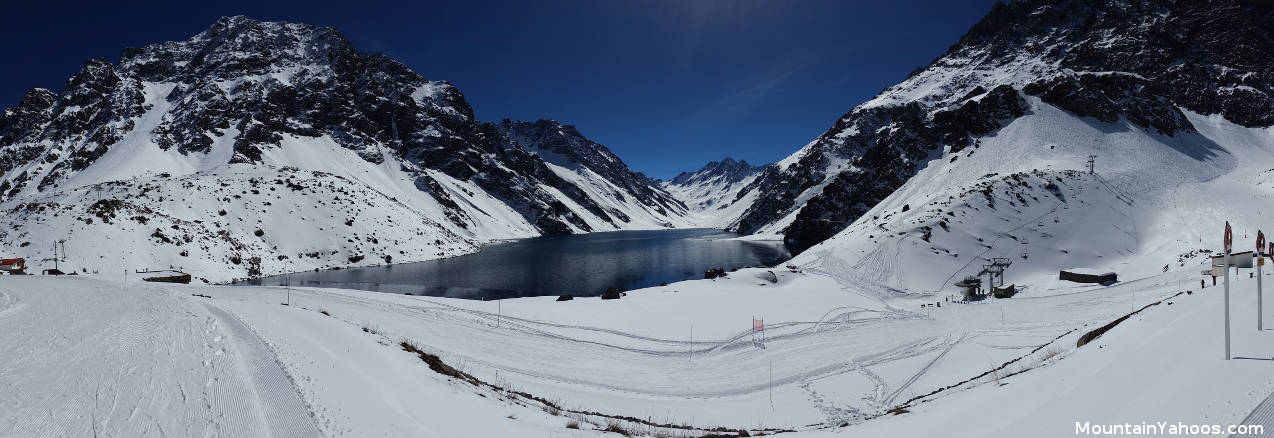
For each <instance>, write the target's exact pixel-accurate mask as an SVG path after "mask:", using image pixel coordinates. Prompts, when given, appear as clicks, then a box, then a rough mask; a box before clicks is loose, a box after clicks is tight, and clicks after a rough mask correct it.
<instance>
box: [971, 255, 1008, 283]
mask: <svg viewBox="0 0 1274 438" xmlns="http://www.w3.org/2000/svg"><path fill="white" fill-rule="evenodd" d="M1012 264H1013V260H1010V259H1009V258H1008V257H994V258H992V259H991V264H989V265H982V272H980V273H979V274H981V273H985V274H986V280H987V287H988V288H996V287H1001V286H1004V269H1005V268H1008V267H1009V265H1012Z"/></svg>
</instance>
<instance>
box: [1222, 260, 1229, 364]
mask: <svg viewBox="0 0 1274 438" xmlns="http://www.w3.org/2000/svg"><path fill="white" fill-rule="evenodd" d="M1222 269H1223V270H1224V271H1225V273H1224V274H1223V275H1225V360H1230V251H1229V250H1226V251H1225V266H1224V267H1222Z"/></svg>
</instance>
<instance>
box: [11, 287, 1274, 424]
mask: <svg viewBox="0 0 1274 438" xmlns="http://www.w3.org/2000/svg"><path fill="white" fill-rule="evenodd" d="M1187 271H1195V272H1196V273H1193V274H1192V273H1190V272H1187ZM771 272H773V276H771ZM1197 276H1198V274H1197V270H1194V269H1186V270H1184V271H1174V272H1170V273H1165V274H1162V275H1157V276H1154V277H1149V278H1142V279H1133V280H1129V281H1125V282H1121V283H1118V284H1117V285H1115V286H1111V287H1100V286H1082V287H1061V288H1058V289H1054V290H1048V291H1032V290H1029V289H1028V290H1027V291H1026V292H1023V293H1021V294H1019V295H1018V296H1016V297H1014V298H1011V299H1002V300H995V299H991V300H987V301H982V302H975V303H972V304H952V303H948V302H945V298H946V297H944V296H933V295H896V294H885V293H874V292H873V291H870V290H866V288H865V287H858V286H855V285H846V284H841V283H838V282H836V281H834V280H832V279H831V278H830V277H826V276H823V275H818V274H812V273H803V272H800V273H798V272H791V271H788V270H782V269H776V270H772V271H771V270H765V269H745V270H741V271H738V272H734V273H731V274H730V275H729V277H727V278H725V279H719V280H702V281H688V282H681V283H674V284H671V285H668V286H665V287H655V288H648V289H642V290H638V291H632V292H629V293H628V294H627V296H625V297H624V298H622V299H620V300H613V301H603V300H600V299H597V298H578V299H575V300H573V301H568V302H555V301H554V297H537V298H521V299H511V300H504V301H502V302H483V301H465V300H454V299H446V298H434V297H415V296H403V295H392V294H380V293H372V292H362V291H349V290H334V289H292V290H291V291H290V292H289V291H288V290H286V289H283V288H273V287H271V288H266V287H226V286H186V285H167V284H152V283H144V284H139V283H136V282H134V279H129V280H128V281H129V282H128V283H125V281H124V279H123V278H107V277H100V276H79V277H60V278H57V277H41V276H27V277H22V276H5V277H0V406H3V409H0V435H4V436H193V435H200V436H314V435H318V434H322V435H324V436H436V437H455V436H484V437H487V436H489V437H503V436H554V437H556V436H563V437H565V436H593V435H609V434H608V433H604V432H601V431H600V429H605V428H607V427H611V426H613V427H615V428H623V429H627V430H629V431H632V432H635V433H637V434H647V435H656V436H698V435H700V434H702V433H705V431H706V430H707V429H712V428H725V429H729V430H738V429H748V430H750V431H752V433H753V434H755V433H756V432H757V431H761V430H767V429H768V430H769V432H774V431H777V430H789V431H792V432H788V433H783V434H782V435H808V436H841V435H844V436H939V435H941V436H961V437H968V436H1074V435H1075V431H1076V422H1080V423H1084V422H1088V423H1090V424H1093V425H1102V424H1124V423H1132V424H1141V423H1143V422H1145V423H1156V422H1159V421H1167V422H1171V423H1178V422H1179V423H1184V424H1188V425H1189V424H1196V425H1212V424H1217V425H1229V424H1238V423H1240V422H1241V421H1242V420H1243V419H1244V418H1245V417H1246V416H1247V414H1248V413H1249V412H1251V411H1252V409H1253V408H1254V407H1255V406H1256V405H1257V404H1258V403H1260V402H1261V401H1262V400H1263V399H1265V398H1266V396H1268V395H1269V394H1270V393H1271V392H1274V379H1271V378H1270V375H1271V373H1274V360H1271V358H1272V357H1274V326H1270V325H1269V324H1274V317H1271V316H1270V315H1266V317H1267V318H1266V322H1267V323H1269V324H1267V327H1266V330H1265V331H1257V330H1256V321H1255V301H1256V297H1255V280H1251V279H1248V278H1246V275H1244V276H1243V277H1244V278H1241V279H1237V280H1235V282H1234V284H1233V290H1232V297H1231V299H1232V303H1231V305H1232V307H1233V325H1232V327H1233V329H1232V330H1233V336H1234V340H1233V349H1234V356H1235V359H1233V360H1228V361H1226V360H1223V358H1222V356H1223V343H1222V342H1223V341H1222V340H1223V338H1222V315H1223V312H1222V305H1223V304H1222V293H1221V291H1222V289H1221V287H1220V286H1217V287H1208V288H1206V289H1204V290H1199V289H1197V288H1196V287H1195V286H1197V281H1198V277H1197ZM1267 277H1270V278H1274V276H1267ZM1192 282H1195V283H1192ZM1272 284H1274V283H1272ZM1272 287H1274V286H1272ZM1185 288H1188V289H1191V290H1193V293H1191V294H1179V292H1181V291H1182V289H1185ZM289 295H290V297H289ZM1271 299H1274V298H1271ZM289 300H290V305H282V303H285V302H288V301H289ZM935 302H941V303H942V307H936V306H934V307H921V304H923V303H935ZM1156 302H1159V303H1161V304H1158V305H1151V304H1152V303H1156ZM1148 305H1149V306H1148ZM1147 306H1148V307H1147ZM1267 306H1269V305H1268V304H1267ZM1143 307H1145V310H1143V311H1141V312H1140V313H1137V314H1136V315H1134V316H1132V317H1130V318H1128V319H1127V320H1125V321H1124V322H1122V323H1121V324H1119V325H1118V326H1116V327H1115V328H1113V329H1111V330H1110V331H1109V332H1108V333H1106V334H1105V335H1103V336H1101V337H1099V338H1097V339H1096V340H1095V341H1093V342H1092V343H1090V344H1088V345H1086V346H1084V347H1080V348H1076V347H1075V345H1076V340H1077V339H1078V338H1079V337H1080V336H1081V335H1082V334H1083V333H1085V332H1087V331H1089V330H1092V329H1094V328H1096V327H1099V326H1102V325H1104V324H1106V323H1108V322H1110V321H1113V320H1115V319H1117V318H1119V317H1121V316H1123V315H1126V314H1128V313H1130V312H1132V311H1133V310H1136V309H1140V308H1143ZM754 317H755V318H756V319H764V326H765V331H764V333H756V334H754V333H753V324H752V318H754ZM403 342H408V343H410V344H413V345H415V346H418V348H419V349H420V350H421V351H423V352H424V353H427V354H436V355H437V356H438V357H440V358H441V361H442V362H445V364H446V365H449V366H450V367H454V369H455V371H456V372H455V373H453V374H456V375H461V376H464V375H471V376H473V377H474V378H476V379H480V380H481V381H483V382H486V383H485V384H479V385H473V384H470V383H467V382H466V381H465V380H464V379H463V378H450V377H446V376H444V375H442V374H439V373H437V372H435V371H434V370H431V367H430V364H428V363H426V362H424V361H422V360H421V358H422V357H426V356H425V355H417V354H415V353H409V352H407V351H404V349H403V347H402V343H403ZM1005 363H1008V365H1003V364H1005ZM438 368H439V369H442V370H446V369H448V368H447V367H446V366H441V367H438ZM961 382H964V383H961ZM952 385H954V386H952ZM947 387H950V388H949V389H945V390H943V391H940V392H937V393H934V391H936V390H939V389H943V388H947ZM899 407H903V409H895V408H899ZM891 411H892V412H895V413H899V414H898V415H893V414H891V413H890V412H891ZM904 411H905V412H904ZM612 417H625V419H622V420H621V419H616V418H612ZM571 422H576V423H578V424H579V429H568V428H567V425H568V423H571ZM682 426H689V427H690V428H691V429H690V430H686V429H681V428H680V427H682ZM718 433H720V432H718ZM611 436H617V435H611Z"/></svg>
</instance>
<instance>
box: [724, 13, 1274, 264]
mask: <svg viewBox="0 0 1274 438" xmlns="http://www.w3.org/2000/svg"><path fill="white" fill-rule="evenodd" d="M1027 96H1033V97H1036V98H1038V99H1039V100H1040V101H1042V102H1044V103H1047V104H1051V105H1054V106H1057V107H1058V108H1061V109H1063V110H1066V111H1069V112H1071V113H1074V114H1076V115H1078V116H1081V117H1086V118H1090V119H1092V120H1094V121H1096V122H1099V123H1120V122H1121V120H1127V121H1128V122H1129V123H1131V124H1132V125H1134V126H1137V127H1140V128H1142V129H1146V130H1149V131H1151V132H1155V133H1159V134H1163V135H1175V134H1176V133H1180V132H1185V133H1191V132H1194V127H1193V126H1191V125H1190V123H1189V120H1188V119H1187V118H1186V116H1185V114H1184V113H1182V111H1181V109H1180V108H1184V109H1188V110H1190V111H1194V112H1198V113H1202V114H1220V115H1222V116H1224V117H1225V118H1226V119H1228V120H1230V121H1232V122H1234V123H1237V124H1240V125H1244V126H1249V127H1253V126H1270V125H1274V3H1271V2H1265V1H1250V0H1218V1H1204V2H1191V1H1177V0H1109V1H1088V0H1037V1H1029V0H1028V1H1015V2H1012V3H1010V4H1003V3H1000V4H997V5H996V6H995V7H993V8H992V10H991V12H990V13H989V14H988V15H987V16H986V17H985V18H983V19H982V20H981V21H980V22H979V23H978V24H976V25H974V26H973V28H972V29H970V30H969V32H968V33H967V34H966V35H965V36H964V37H962V38H961V39H960V41H959V42H958V43H957V44H955V45H953V46H952V47H951V48H950V49H949V50H948V51H947V53H946V54H944V55H943V56H941V57H939V58H938V59H936V60H934V62H933V63H931V64H929V65H928V66H926V67H923V68H920V69H917V70H916V71H915V72H913V73H912V74H911V75H910V76H909V77H908V78H907V80H905V81H904V82H902V83H900V84H898V85H896V86H894V87H890V88H888V89H886V90H884V91H882V92H881V94H880V95H878V96H876V98H875V99H873V100H871V101H869V102H867V103H864V104H862V105H860V106H859V107H857V108H855V109H854V110H852V111H850V112H849V113H847V114H845V115H844V116H842V117H841V118H840V119H839V120H837V121H836V123H835V124H833V126H832V127H831V129H829V130H828V131H827V132H826V133H824V134H823V135H821V136H819V137H818V138H817V139H815V140H814V142H812V143H811V144H810V145H808V146H806V147H805V148H804V149H803V150H802V151H801V152H798V156H796V157H794V159H793V158H789V160H785V161H788V162H789V163H788V164H787V165H786V166H783V165H778V164H776V165H771V166H769V167H767V168H766V170H765V171H764V173H763V175H762V176H761V177H760V178H757V180H756V181H754V182H753V183H752V185H751V186H749V187H748V188H747V189H746V190H745V191H744V192H741V193H740V196H742V195H743V194H744V193H747V191H750V190H756V191H759V196H758V197H757V201H756V203H755V204H753V205H752V207H751V208H750V209H749V210H748V212H747V213H746V214H744V215H743V217H742V218H741V219H739V221H738V222H736V223H735V224H734V225H733V226H732V227H731V228H732V229H733V230H735V231H739V232H744V233H752V232H757V231H769V232H782V233H784V234H785V236H786V238H787V241H788V244H789V247H791V248H792V249H794V250H795V251H802V250H804V249H805V248H808V247H810V246H812V245H814V244H817V243H818V242H821V241H823V240H825V239H827V238H829V237H831V236H832V235H834V234H836V233H838V232H840V231H841V230H843V229H844V228H845V227H846V226H847V225H849V224H850V223H852V222H853V221H854V220H856V219H858V218H859V217H860V216H862V214H863V213H865V212H866V211H868V210H870V209H871V208H872V207H873V206H874V205H876V203H878V202H880V200H882V199H884V198H885V197H887V196H888V195H889V194H890V193H892V192H893V191H894V190H896V189H897V188H898V187H900V186H902V184H903V183H905V182H906V181H907V180H908V179H909V178H910V177H911V176H912V175H914V174H915V172H916V171H917V170H918V169H919V168H920V167H921V166H922V165H923V164H924V163H926V162H927V161H928V160H932V159H938V158H945V157H944V155H948V154H950V155H952V157H951V159H955V158H956V157H955V156H954V154H956V153H959V152H961V151H962V150H964V149H965V148H968V147H971V146H972V147H976V145H977V142H978V138H980V137H983V136H986V135H989V134H993V133H994V132H995V131H996V130H998V129H1000V128H1002V127H1003V126H1005V125H1006V124H1007V123H1009V122H1011V121H1012V120H1013V119H1015V118H1017V117H1021V116H1023V115H1025V114H1027V113H1028V112H1029V111H1030V110H1029V107H1030V105H1029V104H1028V103H1027V102H1026V100H1025V99H1026V98H1027ZM791 214H794V219H793V220H792V221H791V222H790V223H788V224H783V223H782V219H783V218H784V217H786V216H788V215H791Z"/></svg>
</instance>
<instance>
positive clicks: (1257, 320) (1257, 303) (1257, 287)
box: [1256, 257, 1265, 331]
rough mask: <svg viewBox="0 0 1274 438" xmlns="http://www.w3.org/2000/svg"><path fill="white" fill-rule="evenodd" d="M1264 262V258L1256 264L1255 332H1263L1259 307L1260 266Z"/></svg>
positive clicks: (1260, 308) (1263, 326) (1263, 323)
mask: <svg viewBox="0 0 1274 438" xmlns="http://www.w3.org/2000/svg"><path fill="white" fill-rule="evenodd" d="M1264 261H1265V258H1264V257H1262V258H1261V260H1260V261H1258V262H1256V330H1257V331H1261V330H1265V321H1264V320H1263V319H1262V318H1261V311H1262V310H1263V306H1261V265H1262V264H1264V263H1263V262H1264Z"/></svg>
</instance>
